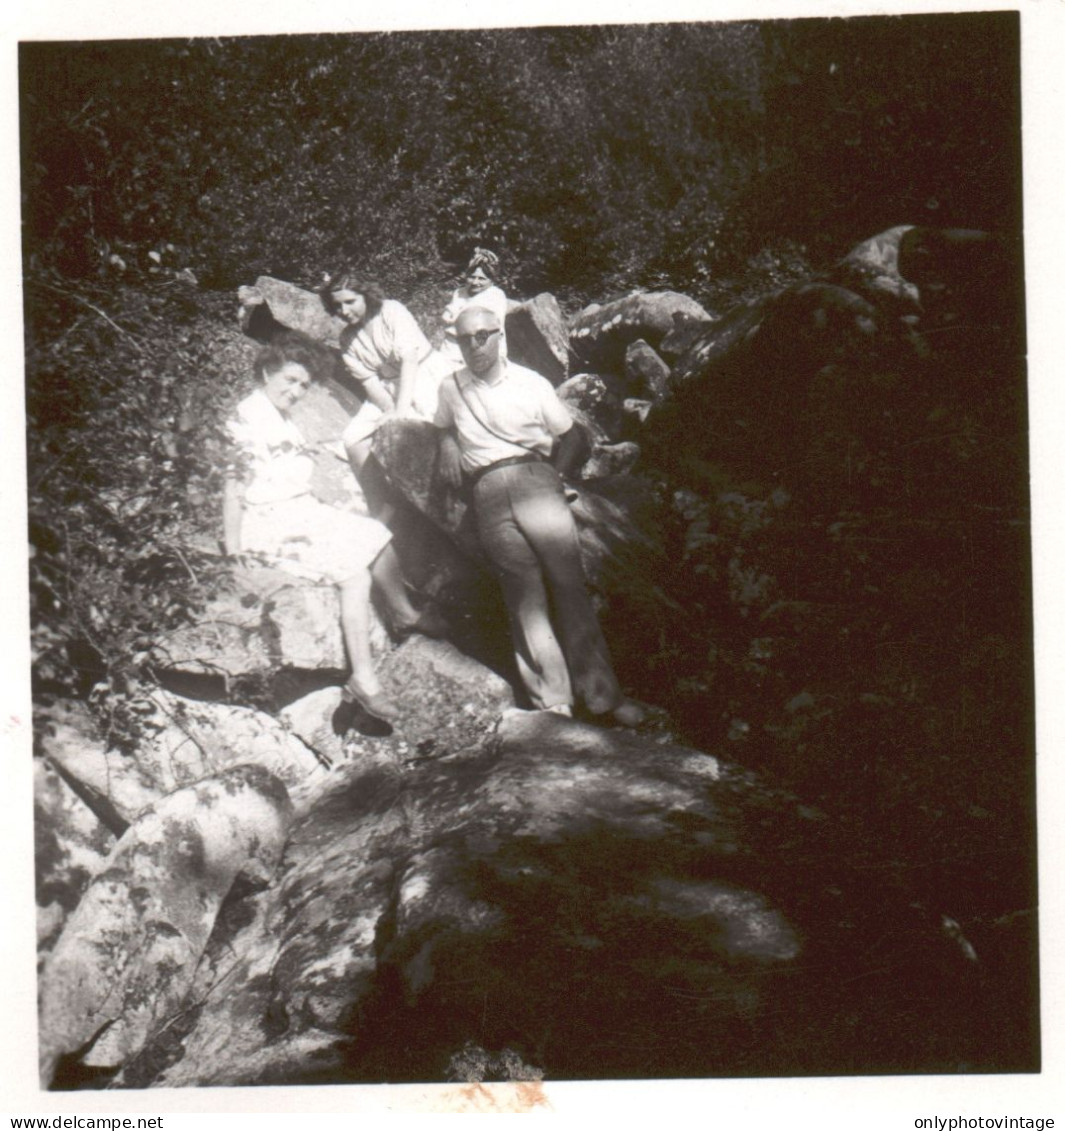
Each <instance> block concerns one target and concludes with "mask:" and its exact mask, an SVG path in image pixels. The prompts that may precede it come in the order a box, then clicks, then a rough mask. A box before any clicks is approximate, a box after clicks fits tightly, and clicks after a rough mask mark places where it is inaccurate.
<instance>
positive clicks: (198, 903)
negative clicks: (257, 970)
mask: <svg viewBox="0 0 1065 1131" xmlns="http://www.w3.org/2000/svg"><path fill="white" fill-rule="evenodd" d="M290 818H291V805H290V803H289V800H288V797H287V795H286V793H285V788H284V786H283V785H282V784H281V783H280V782H279V781H278V780H277V779H276V778H275V777H273V776H272V775H271V774H269V773H268V772H267V771H265V770H263V769H261V768H259V767H250V766H240V767H237V768H235V769H232V770H230V771H228V772H227V773H225V774H222V775H220V776H218V777H216V778H213V779H210V780H207V781H202V782H199V783H197V784H196V785H193V786H189V787H187V788H185V789H182V790H178V791H177V792H175V793H173V794H171V795H170V796H169V797H167V798H166V799H165V800H163V801H161V802H160V803H159V805H157V806H156V807H155V808H153V809H151V810H149V811H148V812H146V813H144V814H143V815H142V816H141V817H140V818H139V819H138V820H137V821H136V822H135V823H134V824H133V825H132V826H131V827H130V829H129V830H128V831H127V832H126V834H125V835H124V836H123V837H122V839H121V840H120V841H119V842H118V844H117V845H116V846H115V848H114V850H113V851H112V853H111V855H110V857H109V859H108V862H107V867H106V869H105V870H104V871H103V872H101V873H100V874H99V875H98V876H97V877H96V879H95V880H94V881H93V882H92V884H91V885H90V886H89V889H88V891H87V892H86V893H85V895H84V897H83V898H82V900H81V902H80V903H79V904H78V907H77V910H76V911H75V912H74V913H73V915H71V917H70V919H69V920H68V921H67V924H66V927H65V928H64V930H63V933H62V935H61V937H60V939H59V941H58V943H57V944H56V947H55V950H54V951H53V952H52V954H51V956H50V957H49V960H48V963H47V965H46V967H45V970H44V973H43V975H42V978H41V993H40V1058H41V1078H42V1081H43V1082H44V1083H45V1084H46V1085H47V1084H49V1083H52V1082H56V1083H58V1082H60V1081H56V1080H55V1074H56V1069H57V1067H58V1066H59V1063H60V1059H61V1058H62V1057H70V1056H72V1055H74V1056H76V1057H77V1060H78V1061H79V1062H80V1064H82V1065H86V1066H90V1067H97V1068H112V1067H114V1068H117V1067H118V1066H120V1065H121V1064H123V1063H124V1062H125V1061H127V1060H129V1059H130V1058H131V1057H133V1056H135V1055H136V1054H137V1052H138V1051H139V1050H140V1049H141V1048H142V1047H143V1045H144V1044H145V1042H146V1041H147V1040H148V1039H149V1038H150V1037H151V1036H152V1035H153V1034H154V1033H155V1032H156V1031H157V1030H158V1029H159V1028H160V1027H161V1026H162V1025H164V1024H165V1023H166V1022H167V1021H168V1020H169V1019H170V1018H172V1017H173V1015H174V1014H175V1013H176V1012H177V1011H178V1009H179V1008H180V1007H181V1005H182V1003H183V1002H184V1000H185V995H186V993H187V991H188V989H189V987H190V986H191V984H192V979H193V975H194V974H195V971H196V967H197V964H198V963H199V960H200V957H201V955H202V954H203V951H204V948H205V947H206V945H207V940H208V938H209V937H210V934H211V931H212V929H213V927H214V923H215V918H216V916H217V914H218V909H219V907H220V905H221V903H222V900H223V899H224V898H225V896H226V895H227V894H228V893H229V890H230V888H231V887H232V886H233V882H234V880H235V879H236V878H237V876H238V875H243V876H245V877H246V878H247V880H248V881H249V882H251V883H257V884H260V885H262V884H265V883H267V882H268V881H269V879H270V877H271V876H272V875H273V872H274V870H275V868H276V866H277V862H278V860H279V858H280V854H281V849H282V846H283V844H284V840H285V833H286V831H287V828H288V823H289V820H290Z"/></svg>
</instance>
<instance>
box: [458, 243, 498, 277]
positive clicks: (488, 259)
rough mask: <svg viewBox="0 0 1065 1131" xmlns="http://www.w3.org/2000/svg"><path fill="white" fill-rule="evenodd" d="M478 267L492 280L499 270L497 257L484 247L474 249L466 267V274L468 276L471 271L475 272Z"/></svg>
mask: <svg viewBox="0 0 1065 1131" xmlns="http://www.w3.org/2000/svg"><path fill="white" fill-rule="evenodd" d="M478 267H480V268H481V269H482V270H483V271H484V273H485V274H486V275H487V276H488V277H489V278H490V279H493V280H494V279H495V277H496V272H497V271H498V270H499V256H498V255H496V253H495V252H494V251H489V250H488V248H486V247H475V248H474V249H473V255H472V256H471V257H470V261H469V263H468V264H467V265H466V274H467V275H469V274H470V273H471V272H472V271H476V270H477V268H478Z"/></svg>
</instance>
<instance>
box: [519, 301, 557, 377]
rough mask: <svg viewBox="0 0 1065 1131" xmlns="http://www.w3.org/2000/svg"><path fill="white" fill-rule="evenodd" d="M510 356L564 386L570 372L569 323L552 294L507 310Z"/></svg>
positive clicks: (520, 303)
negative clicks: (567, 331)
mask: <svg viewBox="0 0 1065 1131" xmlns="http://www.w3.org/2000/svg"><path fill="white" fill-rule="evenodd" d="M507 356H508V357H510V358H511V360H513V361H516V362H517V363H518V364H519V365H524V366H526V367H527V368H529V369H533V370H535V371H536V372H537V373H540V374H541V375H542V376H544V377H546V378H547V379H548V380H549V381H550V382H551V384H552V385H558V384H561V382H563V381H565V380H566V376H567V374H568V373H569V341H568V335H567V333H566V321H565V319H564V318H563V316H562V311H561V309H560V308H559V305H558V300H557V299H556V298H555V296H554V295H551V294H540V295H536V297H535V298H531V299H527V300H526V301H525V302H518V303H511V305H510V309H509V310H508V311H507Z"/></svg>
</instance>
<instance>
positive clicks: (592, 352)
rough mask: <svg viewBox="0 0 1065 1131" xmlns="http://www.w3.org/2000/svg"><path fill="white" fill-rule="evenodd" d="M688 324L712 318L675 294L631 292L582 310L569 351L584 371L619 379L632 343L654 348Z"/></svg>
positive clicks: (574, 327) (673, 292)
mask: <svg viewBox="0 0 1065 1131" xmlns="http://www.w3.org/2000/svg"><path fill="white" fill-rule="evenodd" d="M688 320H690V321H695V322H712V321H713V316H712V315H711V314H709V313H708V312H707V311H706V310H704V309H703V308H702V307H701V306H700V305H699V304H698V303H697V302H696V301H695V300H694V299H692V298H689V297H688V296H687V295H682V294H678V293H677V292H676V291H634V292H633V293H632V294H630V295H626V296H625V298H620V299H616V300H615V301H613V302H608V303H604V304H603V305H599V304H593V305H591V306H588V307H586V308H585V309H584V310H582V311H581V312H580V314H578V315H577V317H576V319H575V320H574V321H573V323H572V325H571V326H570V350H571V351H572V353H573V356H574V357H575V358H576V359H577V362H578V364H579V365H580V366H582V367H583V368H586V369H589V370H591V371H592V372H595V373H617V374H619V375H620V374H621V373H623V372H624V365H625V350H626V348H627V347H628V346H629V345H630V344H631V343H632V342H635V341H637V340H638V339H643V340H644V341H645V342H647V343H648V344H650V345H651V346H652V347H655V346H657V345H658V343H659V342H660V341H661V340H662V339H663V338H664V337H665V336H666V335H667V334H668V333H670V331H671V330H673V329H674V327H675V326H676V325H677V323H678V322H683V321H688Z"/></svg>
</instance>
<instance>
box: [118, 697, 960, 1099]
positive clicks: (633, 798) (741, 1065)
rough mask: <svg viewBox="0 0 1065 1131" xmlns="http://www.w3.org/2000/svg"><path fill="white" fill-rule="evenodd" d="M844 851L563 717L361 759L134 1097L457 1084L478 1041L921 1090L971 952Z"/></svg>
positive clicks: (701, 763)
mask: <svg viewBox="0 0 1065 1131" xmlns="http://www.w3.org/2000/svg"><path fill="white" fill-rule="evenodd" d="M831 835H832V832H831V828H830V826H829V825H828V822H827V821H826V819H825V818H824V817H823V816H822V815H820V814H818V813H816V812H815V811H813V810H808V809H805V808H803V807H801V806H798V805H797V804H796V803H795V802H794V801H793V800H791V799H789V798H787V797H786V796H784V795H780V794H775V793H772V792H771V791H768V790H766V789H764V787H759V786H758V785H757V783H755V782H754V781H753V779H749V778H745V777H744V776H743V775H742V774H739V773H738V771H737V770H736V769H735V768H734V767H730V766H728V765H727V764H724V763H722V762H721V761H719V760H718V759H716V758H714V757H711V756H709V755H707V754H705V753H701V752H699V751H695V750H691V749H688V748H685V747H683V746H678V745H675V744H673V743H672V742H670V741H669V738H668V735H659V736H657V737H654V736H638V735H633V734H630V733H627V732H622V731H606V730H603V729H601V728H597V727H591V726H588V725H585V724H582V723H578V722H574V721H572V720H567V719H562V718H559V717H558V716H555V715H551V714H550V713H539V712H512V713H510V714H507V715H505V716H504V717H503V719H502V721H501V722H500V724H499V726H498V730H497V731H496V732H495V733H494V735H492V734H482V735H480V736H479V741H478V742H477V743H476V744H475V745H472V746H467V747H465V749H464V750H440V751H438V752H437V756H436V757H427V758H421V759H415V760H408V761H406V762H400V761H398V760H396V761H391V762H390V761H389V760H388V759H387V758H386V757H383V756H381V755H380V754H378V755H377V756H376V757H375V756H373V755H369V756H367V757H365V758H359V759H356V760H352V761H350V762H348V763H346V764H345V765H344V766H343V767H340V768H339V769H338V771H337V773H336V774H335V782H334V788H333V790H332V791H331V792H330V793H328V794H327V795H325V796H323V797H322V798H321V799H320V800H319V802H318V804H317V805H316V807H315V810H314V812H313V813H312V814H310V815H309V816H308V817H306V818H305V819H304V820H302V821H300V822H298V823H297V824H296V825H295V826H294V827H293V828H292V831H291V833H290V836H289V839H288V843H287V846H286V849H285V852H284V858H283V861H282V864H281V868H280V872H279V874H278V878H277V880H276V882H275V883H274V885H273V886H272V887H271V888H270V890H269V891H266V892H262V893H260V894H253V895H249V896H247V897H245V899H244V900H243V902H242V904H241V906H242V908H243V910H242V911H240V912H239V913H238V908H237V907H236V906H234V907H233V909H232V912H231V914H230V915H229V918H228V920H227V921H226V922H223V923H220V926H219V929H218V930H217V931H216V934H215V936H214V937H213V938H212V939H211V941H210V943H209V945H208V947H207V950H206V952H205V954H204V957H203V960H202V961H201V963H200V967H199V969H198V971H197V974H196V978H195V981H194V984H193V986H192V988H191V990H190V992H189V998H190V1000H192V1001H194V1002H195V1005H194V1007H193V1008H192V1009H190V1010H188V1011H187V1012H185V1013H182V1014H181V1015H180V1016H179V1017H178V1018H177V1019H176V1022H175V1024H174V1025H172V1026H170V1027H169V1028H166V1029H161V1030H160V1031H159V1033H158V1036H157V1039H156V1040H155V1041H154V1042H153V1043H151V1044H150V1045H149V1046H148V1047H147V1048H146V1049H145V1050H144V1053H143V1054H142V1055H141V1056H140V1057H138V1058H137V1059H136V1061H134V1062H133V1063H131V1064H130V1065H128V1067H127V1068H126V1069H125V1070H124V1072H123V1074H122V1076H121V1077H120V1078H119V1080H118V1083H120V1084H124V1085H126V1086H147V1085H165V1086H172V1087H173V1086H187V1085H193V1084H197V1085H203V1084H212V1085H222V1084H282V1083H284V1084H294V1083H301V1082H307V1083H310V1082H324V1081H334V1082H343V1081H360V1080H363V1081H369V1080H380V1079H384V1078H388V1079H392V1080H429V1079H441V1078H442V1077H443V1075H444V1072H445V1070H446V1067H447V1065H448V1063H449V1058H452V1057H453V1056H454V1055H455V1054H456V1053H458V1052H459V1051H460V1050H461V1049H462V1048H464V1047H465V1046H466V1043H467V1041H468V1037H469V1034H470V1033H471V1032H473V1033H476V1034H478V1041H479V1043H480V1044H481V1045H483V1047H484V1048H485V1049H487V1050H493V1049H495V1050H502V1049H503V1048H508V1049H512V1050H514V1051H515V1054H516V1055H520V1057H521V1058H522V1059H523V1060H524V1061H526V1062H528V1063H529V1064H531V1065H534V1066H536V1067H537V1068H538V1069H540V1070H542V1071H543V1072H544V1074H545V1075H546V1076H547V1077H548V1078H549V1079H550V1078H556V1079H557V1078H581V1077H603V1076H641V1075H647V1074H649V1073H650V1074H654V1075H706V1074H734V1073H737V1072H740V1073H743V1072H751V1071H757V1072H760V1073H764V1072H772V1073H788V1072H803V1071H806V1072H808V1071H818V1070H827V1069H828V1068H830V1067H833V1066H834V1067H837V1068H838V1067H840V1066H842V1068H843V1069H844V1070H846V1069H847V1068H848V1067H849V1066H851V1065H853V1064H855V1063H860V1064H861V1065H862V1066H863V1067H864V1068H865V1069H866V1070H869V1069H870V1068H871V1067H873V1066H874V1065H875V1066H876V1067H878V1068H880V1069H888V1068H890V1067H891V1066H898V1065H901V1064H902V1063H904V1062H907V1058H908V1057H912V1056H914V1055H915V1054H914V1045H915V1042H916V1044H918V1045H921V1046H922V1053H927V1048H925V1047H924V1046H925V1045H927V1044H928V1043H929V1042H932V1043H934V1037H929V1035H928V1034H927V1032H925V1031H924V1030H922V1029H921V1027H920V1026H918V1025H916V1024H914V1017H915V1016H919V1015H920V1011H921V1009H922V1008H923V1006H922V995H923V994H925V993H926V990H927V987H928V985H929V984H934V985H937V986H939V987H942V986H944V985H946V984H949V983H950V981H951V979H952V978H954V977H955V976H956V972H955V971H954V968H953V966H952V958H951V953H950V949H949V948H943V947H941V946H940V943H939V940H938V939H937V936H936V933H935V931H934V930H932V929H931V928H928V929H927V930H925V929H924V928H921V927H920V926H919V922H918V920H919V917H917V916H915V915H914V913H913V912H912V911H911V912H906V911H904V910H900V909H899V908H898V907H895V906H894V905H893V904H892V903H891V897H890V896H889V895H887V894H886V893H884V892H881V893H879V895H874V893H873V892H871V891H870V890H869V885H868V884H866V883H863V884H848V882H847V880H846V878H845V877H843V876H841V875H839V874H836V873H835V872H834V871H833V869H832V868H831V867H829V868H827V869H825V868H824V867H823V866H815V865H813V864H812V860H813V859H815V858H822V857H819V856H818V855H817V854H814V855H811V847H812V845H813V844H815V843H819V842H823V840H824V838H826V837H829V838H830V837H831ZM822 847H823V844H822ZM885 900H886V902H885ZM888 905H891V906H890V907H889V906H888ZM896 935H898V936H899V939H900V942H901V940H902V939H905V940H906V948H905V949H901V948H900V949H899V950H893V949H892V944H891V941H890V940H891V939H892V938H894V937H895V936H896ZM889 955H890V956H891V957H887V956H889ZM852 985H854V986H857V987H858V988H855V989H848V988H847V987H849V986H852ZM914 1011H916V1012H914ZM904 1016H909V1018H910V1022H911V1024H910V1025H909V1026H903V1025H901V1024H900V1018H902V1017H904ZM917 1055H920V1054H917Z"/></svg>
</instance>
